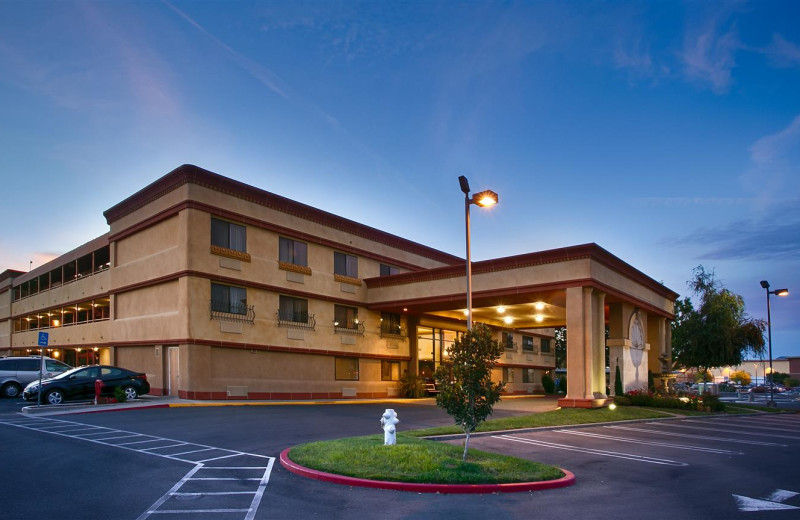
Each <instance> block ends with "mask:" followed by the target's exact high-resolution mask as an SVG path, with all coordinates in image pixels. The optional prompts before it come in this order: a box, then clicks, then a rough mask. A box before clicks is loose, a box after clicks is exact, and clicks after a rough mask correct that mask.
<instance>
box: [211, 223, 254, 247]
mask: <svg viewBox="0 0 800 520" xmlns="http://www.w3.org/2000/svg"><path fill="white" fill-rule="evenodd" d="M220 224H222V225H224V226H225V228H226V230H225V233H224V237H225V239H224V240H222V242H223V243H215V241H214V240H215V237H216V238H217V240H220V238H221V235H220V234H219V232H220V231H221V229H222V228H221V226H220ZM215 226H216V229H215ZM237 229H241V230H242V236H241V237H235V236H234V234H233V231H235V230H237ZM215 232H216V233H215ZM209 238H210V241H211V247H218V248H222V249H225V250H228V251H234V252H237V253H247V226H244V225H242V224H237V223H236V222H231V221H229V220H224V219H221V218H219V217H214V216H212V217H211V232H210V237H209ZM239 242H241V245H240V244H239ZM240 248H241V249H240Z"/></svg>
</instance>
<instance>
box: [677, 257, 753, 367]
mask: <svg viewBox="0 0 800 520" xmlns="http://www.w3.org/2000/svg"><path fill="white" fill-rule="evenodd" d="M693 274H694V278H693V279H692V280H691V281H689V283H688V285H689V288H690V289H691V290H692V292H693V293H694V294H695V296H697V298H698V299H699V307H698V308H697V309H696V310H695V309H694V306H693V305H692V302H691V301H690V300H689V298H685V299H684V300H678V301H677V302H675V312H676V315H675V321H674V322H673V323H672V355H673V360H674V362H675V363H676V364H677V365H678V366H682V367H685V368H698V369H699V371H700V372H701V373H705V372H706V371H708V369H710V368H718V367H724V366H736V365H740V364H741V363H742V358H743V357H744V355H745V354H746V353H747V352H751V353H752V354H754V355H762V354H763V352H764V343H765V342H764V329H765V328H766V324H765V323H764V321H763V320H757V319H753V318H750V317H749V316H748V315H747V314H746V313H745V306H744V299H743V298H742V297H741V296H739V295H738V294H734V293H732V292H730V291H729V290H728V289H725V288H723V287H722V286H721V284H720V282H719V281H718V280H717V279H716V277H715V276H714V272H713V271H711V272H706V270H705V269H704V268H703V266H702V265H701V266H698V267H696V268H695V269H694V270H693Z"/></svg>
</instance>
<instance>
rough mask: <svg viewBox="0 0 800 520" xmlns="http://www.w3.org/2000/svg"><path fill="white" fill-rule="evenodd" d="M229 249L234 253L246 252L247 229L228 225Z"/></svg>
mask: <svg viewBox="0 0 800 520" xmlns="http://www.w3.org/2000/svg"><path fill="white" fill-rule="evenodd" d="M229 233H230V235H229V237H230V245H229V246H228V247H229V248H230V249H233V250H234V251H242V252H245V251H247V228H245V227H244V226H237V225H236V224H231V225H230V231H229Z"/></svg>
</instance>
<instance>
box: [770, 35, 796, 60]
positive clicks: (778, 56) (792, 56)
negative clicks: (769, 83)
mask: <svg viewBox="0 0 800 520" xmlns="http://www.w3.org/2000/svg"><path fill="white" fill-rule="evenodd" d="M763 52H764V54H766V55H767V58H768V59H769V61H770V64H772V66H774V67H779V68H789V67H798V66H800V46H798V45H796V44H794V43H792V42H790V41H789V40H787V39H786V38H784V37H783V36H781V35H780V34H773V35H772V43H771V44H770V45H769V46H767V47H766V48H765V49H764V50H763Z"/></svg>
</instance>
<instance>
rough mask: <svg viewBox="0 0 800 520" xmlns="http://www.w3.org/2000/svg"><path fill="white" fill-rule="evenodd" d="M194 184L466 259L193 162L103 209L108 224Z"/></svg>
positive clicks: (412, 248) (426, 253)
mask: <svg viewBox="0 0 800 520" xmlns="http://www.w3.org/2000/svg"><path fill="white" fill-rule="evenodd" d="M189 183H191V184H195V185H197V186H202V187H204V188H208V189H211V190H214V191H218V192H220V193H225V194H227V195H230V196H232V197H236V198H239V199H242V200H246V201H248V202H253V203H255V204H259V205H261V206H264V207H267V208H270V209H274V210H276V211H280V212H283V213H286V214H288V215H292V216H294V217H297V218H302V219H304V220H308V221H310V222H314V223H317V224H322V225H324V226H328V227H330V228H334V229H338V230H340V231H344V232H346V233H350V234H353V235H356V236H360V237H362V238H366V239H368V240H372V241H374V242H378V243H381V244H386V245H388V246H391V247H395V248H397V249H400V250H403V251H407V252H410V253H414V254H417V255H420V256H422V257H425V258H430V259H431V260H436V261H438V262H442V263H445V264H450V265H457V264H459V263H463V261H464V260H463V259H462V258H459V257H457V256H455V255H451V254H449V253H445V252H443V251H439V250H438V249H434V248H431V247H428V246H425V245H422V244H419V243H417V242H413V241H411V240H408V239H405V238H402V237H399V236H397V235H393V234H391V233H386V232H385V231H380V230H378V229H375V228H373V227H370V226H366V225H364V224H360V223H358V222H355V221H353V220H350V219H346V218H344V217H340V216H338V215H334V214H333V213H328V212H327V211H323V210H321V209H317V208H314V207H312V206H309V205H307V204H303V203H301V202H297V201H294V200H291V199H288V198H286V197H282V196H280V195H276V194H274V193H270V192H268V191H265V190H262V189H260V188H256V187H254V186H250V185H248V184H244V183H242V182H239V181H235V180H233V179H230V178H228V177H224V176H222V175H219V174H217V173H214V172H211V171H208V170H204V169H203V168H200V167H198V166H194V165H192V164H184V165H183V166H179V167H178V168H175V169H174V170H172V171H171V172H169V173H168V174H166V175H164V176H163V177H161V178H160V179H158V180H156V181H155V182H153V183H152V184H150V185H148V186H146V187H144V188H142V189H141V190H139V191H137V192H136V193H134V194H133V195H131V196H130V197H128V198H127V199H125V200H123V201H122V202H120V203H119V204H116V205H115V206H113V207H111V208H109V209H107V210H106V211H104V212H103V215H104V216H105V217H106V221H107V222H108V224H109V225H111V224H112V223H114V222H116V221H118V220H119V219H121V218H123V217H125V216H127V215H130V214H131V213H133V212H134V211H136V210H138V209H140V208H142V207H144V206H146V205H147V204H149V203H151V202H153V201H154V200H156V199H158V198H160V197H163V196H164V195H166V194H167V193H169V192H171V191H173V190H176V189H178V188H180V187H181V186H183V185H184V184H189Z"/></svg>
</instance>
